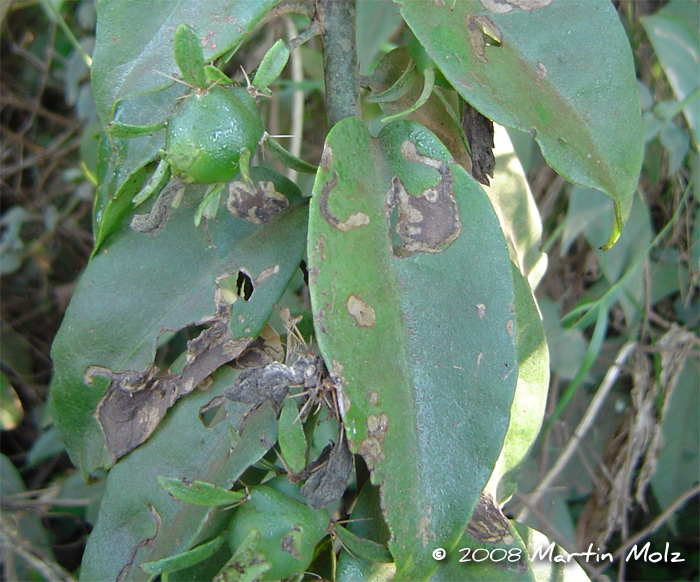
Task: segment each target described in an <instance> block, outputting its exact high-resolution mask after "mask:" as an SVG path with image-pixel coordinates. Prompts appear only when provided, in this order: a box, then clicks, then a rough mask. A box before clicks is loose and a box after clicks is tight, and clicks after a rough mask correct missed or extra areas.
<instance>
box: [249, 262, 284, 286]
mask: <svg viewBox="0 0 700 582" xmlns="http://www.w3.org/2000/svg"><path fill="white" fill-rule="evenodd" d="M279 272H280V266H279V265H274V266H272V267H267V269H263V270H262V271H260V274H259V275H258V278H257V279H255V280H254V281H253V283H254V285H255V287H257V286H258V285H259V284H260V283H262V282H263V281H264V280H265V279H269V278H270V277H272V276H273V275H276V274H277V273H279Z"/></svg>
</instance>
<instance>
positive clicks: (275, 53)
mask: <svg viewBox="0 0 700 582" xmlns="http://www.w3.org/2000/svg"><path fill="white" fill-rule="evenodd" d="M288 60H289V47H287V45H286V44H285V42H284V41H283V40H282V39H280V40H278V41H277V42H276V43H275V44H273V45H272V47H270V50H269V51H267V52H266V53H265V56H264V57H263V60H262V61H261V62H260V66H259V67H258V70H257V72H256V73H255V78H254V79H253V85H254V87H255V88H256V89H260V90H262V89H267V88H268V87H269V86H270V85H271V84H272V83H273V82H274V81H275V79H277V77H279V76H280V75H281V74H282V71H283V70H284V67H285V66H286V65H287V61H288Z"/></svg>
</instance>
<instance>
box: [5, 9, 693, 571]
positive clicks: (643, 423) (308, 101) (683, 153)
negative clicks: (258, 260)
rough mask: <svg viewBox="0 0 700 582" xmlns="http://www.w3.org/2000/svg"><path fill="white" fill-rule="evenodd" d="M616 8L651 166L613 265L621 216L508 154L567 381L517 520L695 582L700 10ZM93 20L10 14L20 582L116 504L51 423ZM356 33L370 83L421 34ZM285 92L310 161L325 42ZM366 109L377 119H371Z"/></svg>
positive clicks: (8, 264)
mask: <svg viewBox="0 0 700 582" xmlns="http://www.w3.org/2000/svg"><path fill="white" fill-rule="evenodd" d="M614 4H615V6H616V7H617V9H618V12H619V15H620V19H621V21H622V23H623V25H624V27H625V29H626V30H627V32H628V35H629V39H630V44H631V45H632V49H633V52H634V56H635V64H636V73H637V78H638V80H639V93H640V101H641V106H642V110H643V115H644V124H645V125H644V127H645V140H646V154H645V159H644V166H643V171H642V175H641V177H640V181H639V190H638V194H637V195H636V197H635V203H634V207H633V211H632V215H631V217H630V220H629V222H628V224H627V226H626V227H625V230H624V232H623V234H622V237H621V239H620V241H619V242H618V243H617V245H616V246H615V247H614V248H613V249H612V250H611V251H609V252H607V253H603V252H601V251H600V250H599V247H600V246H601V244H603V243H604V242H605V240H606V238H607V234H608V233H609V229H610V224H611V223H612V219H611V216H612V202H611V201H610V199H608V198H607V197H606V196H604V195H603V194H598V193H596V192H593V191H590V190H587V189H585V188H582V187H580V186H575V185H572V184H570V183H568V182H566V180H564V178H562V177H561V176H559V175H557V173H556V172H555V171H554V170H552V169H551V168H550V167H549V166H548V165H547V164H546V163H545V162H544V160H543V158H542V156H541V154H540V152H539V149H538V147H537V145H536V143H535V142H534V140H532V139H531V138H530V137H529V136H527V135H525V134H518V135H515V134H514V133H512V134H511V138H512V139H513V141H514V144H515V147H516V151H517V153H518V157H519V158H520V161H521V163H522V165H523V167H524V169H525V172H526V173H527V177H528V180H529V183H530V187H531V190H532V194H533V196H534V198H535V200H536V201H537V203H538V206H539V209H540V212H541V215H542V221H543V224H544V238H543V240H544V250H546V252H548V254H549V268H548V271H547V274H546V276H545V278H544V280H543V282H542V283H541V285H540V286H539V288H538V290H537V296H538V299H539V301H540V308H541V311H542V315H543V318H544V322H545V327H546V329H547V334H548V341H549V346H550V352H551V367H552V380H551V386H550V396H549V403H548V415H547V419H546V424H545V427H544V429H543V433H542V435H541V437H540V441H539V443H538V444H537V446H536V448H535V450H534V451H533V454H532V455H531V458H530V460H529V461H528V463H527V464H526V466H525V467H524V468H523V470H522V472H521V474H520V492H518V493H517V494H516V495H515V496H514V498H513V499H512V500H511V502H509V504H508V505H507V506H506V513H507V514H508V515H509V516H516V515H519V516H520V517H521V518H525V516H526V515H527V517H526V522H527V523H528V525H531V526H533V527H535V528H538V529H540V530H541V531H543V532H544V533H545V534H547V535H548V536H549V537H550V538H551V539H554V540H556V541H558V542H559V543H561V544H562V545H563V546H564V547H565V548H567V549H569V550H574V549H575V548H584V549H585V548H587V547H588V543H593V544H594V546H593V547H594V551H595V549H596V548H601V550H602V548H603V547H606V548H607V550H608V551H610V552H612V553H614V552H615V551H616V550H624V549H625V548H626V547H628V546H629V545H631V543H630V542H632V543H633V542H634V541H635V540H639V541H640V542H641V543H642V544H644V543H646V542H647V541H649V542H651V546H650V551H661V552H663V551H664V548H665V544H666V543H667V542H668V543H669V544H670V550H671V551H676V552H680V553H681V556H682V558H683V559H684V560H685V561H684V562H682V563H668V562H665V561H660V562H658V563H656V564H652V563H645V562H642V561H637V562H635V561H630V562H629V563H626V564H625V563H624V561H623V562H622V563H621V562H620V561H616V562H615V564H614V565H612V566H610V565H607V566H606V567H603V566H604V565H603V564H595V563H594V564H592V565H590V566H589V567H588V568H587V569H588V572H589V575H591V577H592V578H600V577H604V576H607V577H609V578H610V579H620V580H623V579H626V580H697V579H698V576H699V573H698V558H699V554H700V551H699V546H700V543H699V538H700V536H699V529H700V523H699V522H700V520H699V518H698V516H699V515H700V506H699V504H698V495H697V494H698V491H699V489H698V481H699V479H700V475H699V473H700V458H699V444H698V441H699V435H700V426H699V417H700V412H699V408H700V406H699V400H700V373H699V369H700V368H699V361H700V358H699V356H700V340H698V333H697V332H698V323H699V320H700V293H699V292H698V283H699V278H698V277H699V275H700V243H699V242H698V240H699V238H700V212H699V211H698V200H699V199H698V190H697V189H698V184H700V157H699V155H698V127H699V125H700V86H699V83H700V72H699V71H700V69H699V68H698V55H699V54H700V39H699V33H698V30H700V8H699V6H698V3H697V2H696V1H694V0H673V1H672V2H670V3H668V2H666V1H665V0H618V1H616V2H615V3H614ZM95 21H96V11H95V6H94V3H93V1H92V0H80V1H72V2H68V1H62V0H43V1H22V2H18V1H11V0H10V1H8V0H2V1H1V2H0V23H1V29H0V56H1V61H0V65H1V72H0V75H1V77H0V130H1V132H2V134H1V138H0V200H1V204H2V211H1V215H0V227H1V229H2V230H1V235H0V275H1V278H0V285H1V287H0V292H1V299H2V302H1V321H0V323H1V327H0V365H1V372H0V428H2V441H1V443H2V456H0V478H1V480H0V495H1V496H2V497H1V502H2V516H1V517H0V552H1V555H0V564H1V565H0V568H1V569H2V570H1V571H0V579H6V580H42V579H48V580H57V579H71V577H74V576H77V572H78V568H79V565H80V560H81V557H82V551H83V548H84V546H85V542H86V539H87V536H88V535H89V534H90V531H91V528H92V526H93V524H94V522H95V518H96V515H97V511H98V509H99V503H100V498H101V495H102V492H103V486H104V476H103V475H99V474H97V475H94V479H93V482H92V483H91V484H89V485H88V484H85V483H83V481H82V479H81V477H80V476H79V474H78V472H77V471H76V470H75V469H74V468H73V467H72V465H71V463H70V461H69V459H68V457H67V455H66V453H65V449H64V447H63V445H62V443H61V442H60V440H59V439H58V437H57V434H56V432H55V430H54V429H53V428H52V424H51V418H50V416H49V415H48V413H47V407H46V403H47V398H48V385H49V382H50V379H51V372H52V367H51V359H50V349H51V343H52V341H53V337H54V335H55V333H56V331H57V330H58V327H59V325H60V323H61V320H62V317H63V314H64V312H65V309H66V307H67V305H68V303H69V301H70V298H71V294H72V292H73V289H74V288H75V284H76V281H77V279H78V277H79V275H80V273H81V270H82V269H83V267H84V266H85V264H86V263H87V260H88V258H89V255H90V251H91V249H92V241H93V239H92V229H91V221H92V218H91V214H92V202H93V198H94V193H95V151H96V136H97V135H99V133H100V131H101V128H100V126H99V124H98V123H97V112H96V109H95V104H94V101H93V97H92V91H91V87H90V79H89V66H88V63H89V62H90V57H89V55H90V54H91V52H92V48H93V45H94V30H95ZM357 21H358V50H359V52H360V62H361V63H363V65H362V69H363V70H361V71H360V72H361V73H362V74H368V72H370V70H371V63H372V62H376V60H377V58H378V57H379V56H381V55H382V54H384V53H386V52H388V51H389V50H390V49H391V48H393V46H395V44H392V43H398V42H404V41H405V40H406V39H408V37H409V36H410V32H409V31H408V30H407V29H406V27H405V25H403V24H402V21H401V19H400V17H399V16H398V12H397V9H396V6H395V5H394V4H393V3H391V2H389V1H376V0H358V14H357ZM303 24H304V23H302V22H295V20H294V19H293V18H289V17H286V18H284V19H279V20H278V21H274V22H272V23H270V24H269V25H267V26H266V27H265V28H264V29H262V30H260V31H258V32H257V33H255V34H254V35H253V36H252V38H251V39H250V40H249V41H248V42H247V43H246V45H245V46H244V47H243V49H242V50H241V51H239V53H238V55H240V56H237V58H238V59H239V60H236V58H234V60H233V61H232V62H231V63H230V67H231V71H232V72H233V73H235V72H236V71H238V70H239V67H240V66H241V65H242V66H243V67H244V68H245V69H246V70H248V71H250V70H252V69H253V68H254V67H255V65H257V63H258V62H259V61H260V58H261V57H262V55H263V54H264V53H265V52H266V50H267V49H268V48H269V47H270V46H271V45H272V43H273V42H274V41H275V40H276V39H277V38H291V37H293V36H296V28H297V26H298V28H301V27H302V26H303ZM316 40H317V39H316ZM593 66H594V64H593ZM275 89H276V90H275V99H273V100H269V101H265V103H264V105H263V107H264V117H265V120H266V126H267V128H268V131H269V132H270V133H271V134H291V133H297V134H298V133H299V128H303V141H299V142H298V143H297V144H294V143H292V144H290V146H289V147H290V149H292V150H295V149H298V148H300V153H301V155H302V156H303V157H304V158H306V159H308V160H310V161H313V162H316V161H317V160H318V158H319V156H320V151H321V147H322V145H323V139H324V136H325V132H326V127H325V113H324V111H323V93H322V90H323V71H322V61H321V55H320V51H319V47H318V43H316V44H314V42H313V41H312V42H310V43H308V45H305V46H303V47H302V48H301V49H300V50H299V51H298V56H297V57H296V58H294V59H292V61H291V62H290V64H289V65H288V68H287V70H286V71H285V73H284V75H283V77H282V78H281V79H280V81H279V82H278V85H277V86H276V88H275ZM365 105H366V107H365V109H366V112H368V113H369V112H371V111H372V109H371V108H372V107H376V106H372V105H371V104H365ZM280 171H281V169H280ZM496 171H498V168H497V169H496ZM300 187H301V188H302V190H303V191H304V192H305V193H306V194H307V195H308V194H309V193H310V190H311V178H306V177H301V178H300ZM293 284H295V285H299V284H301V283H300V282H299V281H297V280H295V282H294V283H293ZM302 295H303V294H302ZM76 349H80V346H76ZM615 362H617V363H618V364H619V366H614V364H615ZM596 395H598V397H597V398H596ZM577 427H578V428H577ZM576 431H578V432H576ZM575 433H576V434H578V437H579V438H577V437H576V436H574V435H575ZM572 439H573V441H572ZM570 441H571V442H573V443H575V446H571V445H569V446H567V443H569V442H570ZM538 486H539V488H540V489H541V492H540V491H537V488H538ZM533 491H535V496H533V495H530V494H528V492H533Z"/></svg>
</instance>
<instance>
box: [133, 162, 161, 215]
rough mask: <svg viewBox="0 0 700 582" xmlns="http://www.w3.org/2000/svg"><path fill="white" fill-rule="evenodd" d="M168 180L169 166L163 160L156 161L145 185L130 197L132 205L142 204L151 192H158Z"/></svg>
mask: <svg viewBox="0 0 700 582" xmlns="http://www.w3.org/2000/svg"><path fill="white" fill-rule="evenodd" d="M168 180H170V166H169V165H168V163H167V162H166V161H165V160H161V161H160V162H158V165H157V166H156V169H155V170H154V171H153V175H152V176H151V177H150V179H149V180H148V182H146V185H145V186H144V187H143V188H141V190H139V193H138V194H137V195H136V196H134V197H133V198H132V199H131V202H133V204H134V207H136V206H139V205H140V204H143V203H144V202H145V201H146V200H148V199H149V198H150V197H151V196H152V195H153V194H155V193H158V192H160V191H161V190H162V189H163V188H164V187H165V185H166V184H167V183H168Z"/></svg>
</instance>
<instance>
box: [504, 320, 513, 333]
mask: <svg viewBox="0 0 700 582" xmlns="http://www.w3.org/2000/svg"><path fill="white" fill-rule="evenodd" d="M506 330H508V335H509V336H510V337H513V320H512V319H509V320H508V323H506Z"/></svg>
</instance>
